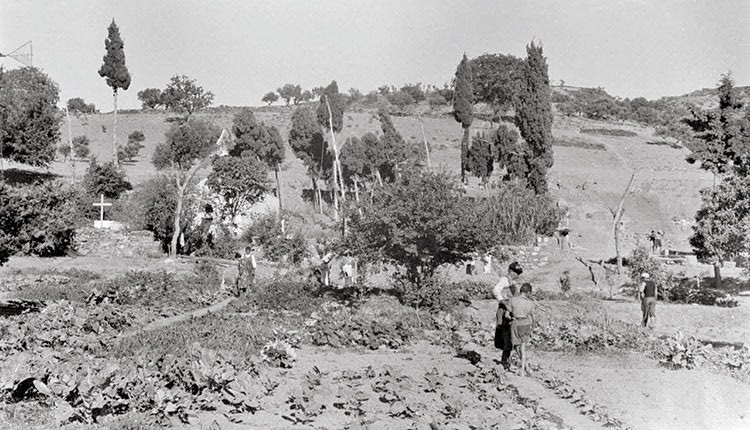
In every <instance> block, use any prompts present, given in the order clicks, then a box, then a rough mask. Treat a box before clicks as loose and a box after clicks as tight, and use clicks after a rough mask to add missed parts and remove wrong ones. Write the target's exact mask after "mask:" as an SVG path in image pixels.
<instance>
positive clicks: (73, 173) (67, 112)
mask: <svg viewBox="0 0 750 430" xmlns="http://www.w3.org/2000/svg"><path fill="white" fill-rule="evenodd" d="M65 116H66V117H67V118H68V145H69V146H70V154H68V157H70V183H71V184H72V183H73V182H75V180H76V161H75V159H74V158H73V156H74V153H73V132H72V131H71V130H72V129H71V127H70V110H69V109H68V107H67V106H66V107H65Z"/></svg>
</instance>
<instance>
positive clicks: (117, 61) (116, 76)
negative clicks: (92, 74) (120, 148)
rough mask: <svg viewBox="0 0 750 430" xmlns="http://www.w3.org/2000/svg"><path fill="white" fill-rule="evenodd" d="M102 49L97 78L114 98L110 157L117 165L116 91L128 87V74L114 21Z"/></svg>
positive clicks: (120, 39) (122, 44)
mask: <svg viewBox="0 0 750 430" xmlns="http://www.w3.org/2000/svg"><path fill="white" fill-rule="evenodd" d="M104 48H105V49H106V50H107V53H106V54H105V55H104V58H103V63H102V66H101V67H100V68H99V76H101V77H103V78H105V79H106V81H107V85H109V87H110V88H112V93H113V97H114V126H113V127H112V154H113V155H112V157H113V162H114V163H115V165H117V161H118V160H117V90H118V89H119V88H121V89H122V90H123V91H125V90H127V89H128V88H129V87H130V72H128V67H127V66H126V65H125V50H124V48H125V44H124V43H123V41H122V37H120V29H119V28H117V24H115V20H114V19H113V20H112V23H111V24H110V25H109V28H108V29H107V39H105V40H104Z"/></svg>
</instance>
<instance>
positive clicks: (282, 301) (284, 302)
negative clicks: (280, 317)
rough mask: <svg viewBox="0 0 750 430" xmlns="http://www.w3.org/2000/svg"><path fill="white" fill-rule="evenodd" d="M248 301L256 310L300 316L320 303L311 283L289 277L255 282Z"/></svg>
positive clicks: (311, 310) (306, 280) (314, 308)
mask: <svg viewBox="0 0 750 430" xmlns="http://www.w3.org/2000/svg"><path fill="white" fill-rule="evenodd" d="M249 300H251V302H252V304H254V305H255V306H256V307H257V308H258V309H264V310H271V311H279V310H286V311H295V312H301V313H302V314H309V313H311V312H313V311H315V310H316V309H317V308H318V306H319V305H320V303H321V299H320V298H319V296H318V295H317V294H316V293H315V285H314V284H313V283H312V282H310V281H309V280H308V279H305V278H302V277H289V276H283V277H282V276H279V277H275V278H271V279H264V280H262V281H256V282H255V287H254V291H253V292H252V297H250V299H249Z"/></svg>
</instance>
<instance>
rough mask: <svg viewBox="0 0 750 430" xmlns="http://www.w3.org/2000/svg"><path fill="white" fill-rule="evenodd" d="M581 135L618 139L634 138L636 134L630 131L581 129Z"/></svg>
mask: <svg viewBox="0 0 750 430" xmlns="http://www.w3.org/2000/svg"><path fill="white" fill-rule="evenodd" d="M581 133H586V134H600V135H603V136H620V137H635V136H638V133H636V132H634V131H630V130H622V129H619V128H582V129H581Z"/></svg>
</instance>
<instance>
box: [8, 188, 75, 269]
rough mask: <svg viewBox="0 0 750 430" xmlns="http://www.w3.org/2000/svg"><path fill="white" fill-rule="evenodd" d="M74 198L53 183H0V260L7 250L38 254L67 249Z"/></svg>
mask: <svg viewBox="0 0 750 430" xmlns="http://www.w3.org/2000/svg"><path fill="white" fill-rule="evenodd" d="M74 200H75V192H74V191H73V190H72V189H71V188H69V187H68V186H65V185H63V184H60V183H57V182H46V183H42V184H37V185H25V186H21V187H17V188H12V187H10V186H8V185H5V184H0V232H2V233H1V234H0V261H1V260H2V254H3V253H7V252H8V250H12V252H14V253H16V252H18V253H21V254H24V255H38V256H41V257H49V256H60V255H65V254H66V253H67V252H68V251H71V250H72V248H73V238H74V236H75V225H76V221H77V220H78V213H77V211H76V208H75V204H74ZM3 249H4V250H5V251H3Z"/></svg>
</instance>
